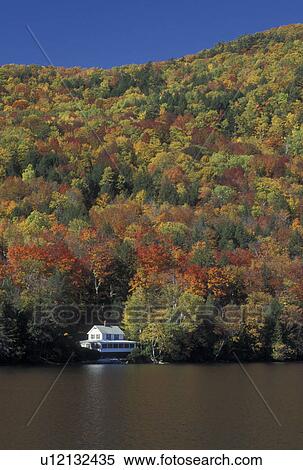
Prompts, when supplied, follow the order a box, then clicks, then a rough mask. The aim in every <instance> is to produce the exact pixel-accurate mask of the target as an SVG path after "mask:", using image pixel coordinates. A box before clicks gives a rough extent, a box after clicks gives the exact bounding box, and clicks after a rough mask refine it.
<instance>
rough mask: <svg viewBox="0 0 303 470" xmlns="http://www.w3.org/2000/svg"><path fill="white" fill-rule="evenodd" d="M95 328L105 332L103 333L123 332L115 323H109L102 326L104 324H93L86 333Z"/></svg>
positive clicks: (120, 333)
mask: <svg viewBox="0 0 303 470" xmlns="http://www.w3.org/2000/svg"><path fill="white" fill-rule="evenodd" d="M95 328H98V330H99V331H100V333H102V334H105V335H124V332H123V331H122V330H121V328H119V326H117V325H110V326H104V325H94V326H93V327H92V328H91V329H90V330H89V332H88V334H89V333H90V332H91V331H92V330H94V329H95Z"/></svg>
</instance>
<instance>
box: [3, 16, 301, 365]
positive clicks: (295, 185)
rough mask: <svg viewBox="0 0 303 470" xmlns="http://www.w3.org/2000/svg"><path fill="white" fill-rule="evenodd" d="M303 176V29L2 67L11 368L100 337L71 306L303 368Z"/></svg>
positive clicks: (208, 354)
mask: <svg viewBox="0 0 303 470" xmlns="http://www.w3.org/2000/svg"><path fill="white" fill-rule="evenodd" d="M302 183H303V25H292V26H287V27H281V28H277V29H273V30H269V31H266V32H264V33H257V34H254V35H248V36H243V37H240V38H239V39H238V40H235V41H232V42H229V43H226V44H218V45H217V46H216V47H214V48H213V49H210V50H205V51H202V52H201V53H198V54H196V55H189V56H186V57H183V58H181V59H174V60H170V61H166V62H157V63H147V64H144V65H128V66H123V67H116V68H113V69H110V70H103V69H96V68H91V69H81V68H76V67H75V68H71V69H66V68H62V67H42V66H36V65H30V66H23V65H4V66H2V67H0V283H1V284H0V304H1V308H0V359H1V360H2V361H9V360H26V359H30V358H33V357H46V358H60V357H61V356H64V354H65V353H66V351H67V350H69V348H70V347H72V346H71V345H72V342H73V340H75V338H77V333H78V334H80V333H81V334H83V332H85V331H86V330H88V329H89V328H88V327H87V326H86V325H85V324H84V322H82V321H81V319H80V321H79V324H78V325H76V326H75V325H74V326H73V327H72V326H71V325H69V324H68V322H66V324H64V321H63V320H62V319H61V320H62V321H61V323H60V324H57V323H56V322H54V321H53V320H52V319H50V317H49V315H48V314H47V311H48V309H49V307H50V306H52V307H53V306H60V305H62V304H66V305H74V306H79V305H84V306H85V305H97V306H100V307H101V308H102V307H104V306H107V307H108V306H112V308H113V310H116V311H119V310H121V311H123V318H122V322H123V325H124V327H125V328H126V331H127V333H128V334H129V336H131V337H132V338H134V339H140V340H141V341H142V344H143V345H146V348H147V349H148V348H151V349H152V350H153V352H155V351H156V353H157V354H158V356H159V357H161V358H163V357H164V358H168V359H171V360H211V359H215V358H218V359H231V358H232V355H233V352H237V354H238V355H239V356H241V358H243V359H300V358H301V359H302V358H303V338H302V334H301V324H302V320H303V259H302V255H303V184H302ZM212 309H214V310H215V311H216V312H217V313H218V312H222V309H223V312H224V309H225V311H228V310H229V311H230V309H232V311H233V312H234V313H233V315H234V316H237V315H238V317H239V318H240V316H241V318H242V321H241V322H240V325H239V324H238V327H235V325H233V323H232V322H226V321H225V322H224V321H223V319H222V315H217V317H216V319H215V321H210V319H209V318H207V316H205V315H202V316H201V314H200V315H198V314H197V312H200V313H201V312H203V311H204V312H205V310H208V311H209V312H211V310H212ZM260 311H262V312H263V313H262V314H261V315H260ZM37 312H38V313H37ZM243 312H244V313H243ZM37 316H38V321H37ZM223 316H224V315H223ZM62 318H64V315H63V316H62ZM173 318H177V319H178V320H177V321H173V320H172V319H173ZM81 325H82V326H81Z"/></svg>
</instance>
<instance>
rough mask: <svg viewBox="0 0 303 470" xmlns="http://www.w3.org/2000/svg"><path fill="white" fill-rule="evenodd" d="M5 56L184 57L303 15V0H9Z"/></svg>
mask: <svg viewBox="0 0 303 470" xmlns="http://www.w3.org/2000/svg"><path fill="white" fill-rule="evenodd" d="M1 17H2V21H1V28H0V63H1V64H6V63H19V64H31V63H35V64H47V61H46V59H45V58H44V57H43V55H42V53H41V51H40V50H39V48H38V46H37V45H36V44H35V42H34V41H33V39H32V38H31V36H30V34H29V33H28V31H27V29H26V24H28V25H29V26H30V27H31V29H32V30H33V31H34V33H35V34H36V36H37V38H38V39H39V41H40V42H41V44H42V46H43V47H44V49H45V51H46V52H47V54H48V55H49V57H50V59H51V61H52V62H53V63H54V64H55V65H63V66H73V65H81V66H97V67H111V66H114V65H121V64H128V63H143V62H147V61H149V60H165V59H169V58H172V57H180V56H182V55H185V54H190V53H194V52H197V51H199V50H201V49H204V48H207V47H211V46H213V45H214V44H216V43H217V42H219V41H228V40H230V39H233V38H236V37H237V36H239V35H241V34H246V33H253V32H256V31H262V30H264V29H268V28H271V27H274V26H279V25H284V24H290V23H301V22H303V2H302V0H287V1H286V0H263V1H261V0H253V1H251V0H248V1H247V0H207V1H204V0H86V1H85V0H47V1H43V0H39V1H38V0H17V1H14V0H11V1H5V2H2V4H1Z"/></svg>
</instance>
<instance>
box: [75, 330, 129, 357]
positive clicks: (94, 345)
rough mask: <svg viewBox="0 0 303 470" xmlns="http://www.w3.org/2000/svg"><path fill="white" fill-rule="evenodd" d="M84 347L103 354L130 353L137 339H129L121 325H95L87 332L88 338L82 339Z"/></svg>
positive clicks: (81, 342)
mask: <svg viewBox="0 0 303 470" xmlns="http://www.w3.org/2000/svg"><path fill="white" fill-rule="evenodd" d="M80 345H81V347H82V348H87V349H93V350H95V351H99V352H102V354H106V355H112V353H115V355H123V356H125V355H126V354H129V353H130V352H131V351H132V350H133V349H134V348H135V347H136V341H128V340H126V339H125V334H124V332H123V331H122V330H121V328H119V326H107V325H106V324H104V325H94V326H93V327H92V328H91V329H90V330H89V332H88V333H87V339H86V340H84V341H80Z"/></svg>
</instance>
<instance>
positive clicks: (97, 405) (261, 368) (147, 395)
mask: <svg viewBox="0 0 303 470" xmlns="http://www.w3.org/2000/svg"><path fill="white" fill-rule="evenodd" d="M245 368H246V370H247V372H248V374H249V376H250V377H251V378H252V379H253V381H254V383H255V384H256V386H257V387H258V389H259V390H260V392H261V393H262V395H263V397H264V399H265V400H266V402H267V403H268V406H270V408H271V409H272V411H273V413H274V414H275V415H276V417H277V419H278V420H279V421H280V423H281V426H279V425H278V424H277V422H276V421H275V419H274V418H273V416H272V414H271V413H270V411H269V410H268V408H267V407H266V406H265V404H264V402H263V401H262V399H261V398H260V396H259V395H258V393H257V392H256V390H255V388H254V387H253V385H252V384H251V382H250V380H249V378H248V377H247V376H246V375H245V373H244V372H243V370H241V368H240V366H239V365H238V364H215V365H159V366H155V365H127V366H124V365H94V364H92V365H79V366H68V367H67V368H66V369H65V370H64V372H63V373H62V375H61V377H60V378H59V380H58V381H57V382H56V384H55V386H54V387H53V388H52V390H51V392H50V393H49V395H48V397H47V399H46V400H45V402H44V403H43V404H42V406H41V408H40V409H39V411H38V412H37V413H36V415H35V416H34V418H33V420H32V422H31V424H30V425H29V426H27V425H26V423H27V422H28V420H29V419H30V418H31V416H32V415H33V413H34V411H35V410H36V409H37V406H38V405H39V403H40V402H41V400H42V398H43V396H44V395H45V393H46V392H47V391H48V390H49V387H50V386H51V384H52V383H53V381H54V380H55V378H56V377H57V375H58V373H59V372H60V368H59V367H58V368H57V367H1V368H0V380H1V382H0V417H1V426H0V448H1V449H101V450H102V449H275V448H278V449H300V448H301V449H302V448H303V411H302V404H303V364H301V363H293V364H247V365H245Z"/></svg>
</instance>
